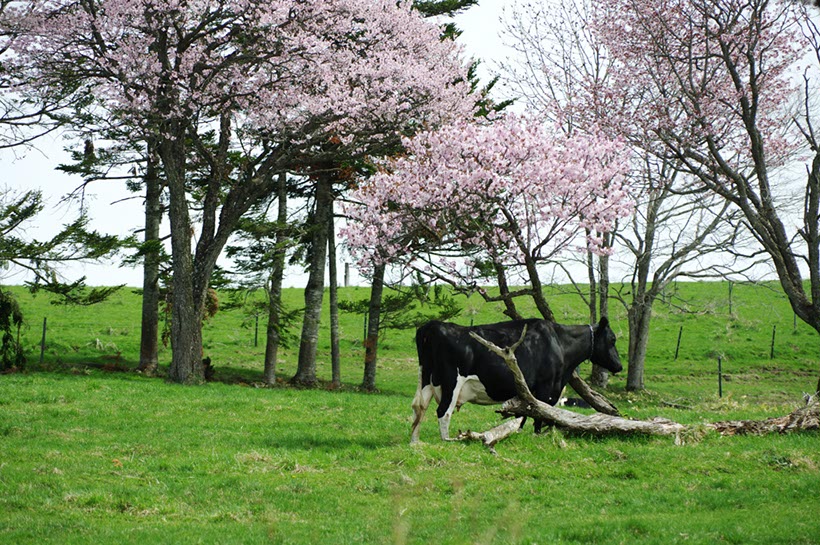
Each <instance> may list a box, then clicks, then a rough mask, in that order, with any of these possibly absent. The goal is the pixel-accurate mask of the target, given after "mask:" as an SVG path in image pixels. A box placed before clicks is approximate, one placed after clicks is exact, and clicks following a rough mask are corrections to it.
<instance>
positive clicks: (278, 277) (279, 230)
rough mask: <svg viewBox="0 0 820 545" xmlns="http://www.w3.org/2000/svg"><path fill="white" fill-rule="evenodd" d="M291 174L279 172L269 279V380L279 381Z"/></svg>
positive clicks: (266, 370) (267, 357) (267, 373)
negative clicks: (288, 184) (271, 264)
mask: <svg viewBox="0 0 820 545" xmlns="http://www.w3.org/2000/svg"><path fill="white" fill-rule="evenodd" d="M287 180H288V177H287V174H285V173H281V174H279V183H278V186H277V190H276V193H277V194H276V198H277V199H278V205H279V210H278V213H277V217H276V224H277V226H276V249H275V254H274V256H273V269H272V270H271V274H270V278H269V279H268V282H269V283H268V327H267V334H266V336H265V337H266V338H265V372H264V380H265V384H267V385H269V386H270V385H273V384H276V360H277V358H278V356H279V341H280V339H281V333H280V328H281V326H282V323H281V316H282V279H283V278H284V276H285V256H286V254H287V230H286V228H285V226H286V225H287V221H288V186H287Z"/></svg>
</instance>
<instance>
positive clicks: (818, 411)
mask: <svg viewBox="0 0 820 545" xmlns="http://www.w3.org/2000/svg"><path fill="white" fill-rule="evenodd" d="M709 427H710V428H714V429H715V431H717V432H718V433H719V434H721V435H741V434H748V435H765V434H767V433H789V432H792V431H804V430H815V431H816V430H818V429H820V401H818V400H817V398H816V397H813V398H809V399H808V400H807V402H806V405H804V406H802V407H798V408H797V409H795V410H794V411H792V412H791V413H790V414H788V415H786V416H781V417H778V418H767V419H766V420H729V421H726V422H715V423H714V424H709Z"/></svg>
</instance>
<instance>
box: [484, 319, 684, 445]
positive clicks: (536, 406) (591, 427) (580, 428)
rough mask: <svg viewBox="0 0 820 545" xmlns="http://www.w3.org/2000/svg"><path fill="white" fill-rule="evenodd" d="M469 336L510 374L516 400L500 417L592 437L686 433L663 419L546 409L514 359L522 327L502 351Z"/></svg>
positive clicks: (511, 401) (548, 406)
mask: <svg viewBox="0 0 820 545" xmlns="http://www.w3.org/2000/svg"><path fill="white" fill-rule="evenodd" d="M470 335H471V336H472V337H473V338H474V339H475V340H476V341H478V342H479V343H481V344H482V345H484V346H485V347H486V348H487V349H488V350H490V351H491V352H493V353H495V354H497V355H498V356H499V357H501V359H503V360H504V362H505V363H506V364H507V367H508V368H509V369H510V371H511V372H512V374H513V377H514V379H515V387H516V391H517V393H518V397H515V398H513V399H510V400H508V401H506V402H505V403H504V404H503V405H502V407H501V412H502V414H507V415H514V416H529V417H531V418H539V419H541V420H544V421H545V422H547V423H548V424H551V425H553V426H556V427H559V428H562V429H566V430H571V431H576V432H582V433H591V434H596V435H603V434H613V433H615V434H634V433H639V434H649V435H673V434H677V433H680V432H682V431H684V430H685V429H686V427H685V426H683V425H682V424H678V423H677V422H672V421H671V420H666V419H659V418H656V419H653V420H650V421H643V420H630V419H627V418H622V417H619V416H612V415H608V414H602V413H597V414H594V415H591V416H587V415H583V414H578V413H574V412H572V411H567V410H564V409H559V408H558V407H553V406H551V405H547V404H546V403H544V402H542V401H539V400H538V399H536V398H535V396H534V395H532V392H530V389H529V386H527V382H526V380H525V379H524V375H523V374H522V373H521V369H520V368H519V367H518V361H517V360H516V357H515V350H516V348H518V346H519V345H520V344H521V343H522V342H523V341H524V337H525V336H526V335H527V328H526V327H524V330H523V331H522V332H521V338H520V339H518V341H516V342H515V343H514V344H513V345H512V346H509V347H506V348H500V347H498V346H496V345H495V344H493V343H491V342H489V341H487V340H485V339H484V338H483V337H481V336H479V335H477V334H475V333H474V332H471V333H470Z"/></svg>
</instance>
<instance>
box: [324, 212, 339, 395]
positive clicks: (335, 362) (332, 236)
mask: <svg viewBox="0 0 820 545" xmlns="http://www.w3.org/2000/svg"><path fill="white" fill-rule="evenodd" d="M327 227H328V233H327V263H328V271H329V272H328V276H329V281H330V294H329V295H330V368H331V381H330V385H331V388H334V389H335V388H339V387H340V386H341V385H342V371H341V359H342V356H341V353H340V349H339V293H338V292H339V274H338V272H337V270H336V226H335V223H334V212H333V203H331V204H330V217H329V221H328V224H327Z"/></svg>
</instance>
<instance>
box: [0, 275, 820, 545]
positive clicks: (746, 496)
mask: <svg viewBox="0 0 820 545" xmlns="http://www.w3.org/2000/svg"><path fill="white" fill-rule="evenodd" d="M674 291H675V293H674V297H670V299H669V302H668V303H666V302H663V303H658V305H657V307H656V316H655V319H654V322H653V328H652V338H651V340H650V346H649V355H648V359H647V374H646V385H647V391H646V392H642V393H637V394H636V393H627V392H625V391H624V389H623V384H624V378H623V377H618V376H616V377H613V379H612V380H611V387H610V390H609V391H608V395H609V396H610V398H611V399H612V400H613V401H614V402H615V403H616V404H617V405H618V406H619V407H620V408H621V409H622V411H623V412H625V413H627V414H628V415H629V416H633V417H637V418H648V417H651V416H656V415H657V416H664V417H667V418H671V419H673V420H677V421H679V422H682V423H685V424H688V425H691V426H692V428H691V431H690V432H687V433H686V434H684V436H683V437H681V438H680V439H681V440H680V441H679V443H682V444H680V445H676V444H675V440H674V439H672V438H645V437H631V438H623V437H608V438H594V437H584V436H576V435H571V434H565V433H561V432H558V431H549V432H546V433H544V434H542V435H541V436H535V435H533V433H532V428H531V426H529V425H528V426H527V428H526V430H525V431H524V432H523V433H519V434H516V435H514V436H513V437H511V438H509V439H507V440H506V441H504V442H503V443H501V444H500V445H499V446H498V453H499V454H498V456H493V455H492V454H490V453H489V452H488V451H487V450H486V449H485V448H484V447H483V446H481V445H479V444H477V443H469V444H467V443H448V444H443V443H441V442H440V441H439V440H438V438H437V436H438V430H437V425H436V423H435V415H434V413H433V411H429V412H428V417H427V419H426V420H425V422H424V424H423V425H422V441H423V442H422V444H420V445H416V446H410V445H409V444H408V439H409V425H410V420H411V413H412V411H411V410H410V401H411V399H412V396H413V393H414V390H415V386H416V385H415V383H416V380H417V363H416V359H415V350H414V346H413V340H412V339H413V332H411V331H400V332H397V331H390V332H388V334H387V337H386V339H385V340H384V341H383V344H382V346H381V349H380V358H379V362H380V364H379V369H378V376H377V382H378V385H379V388H380V391H379V392H378V393H375V394H367V393H363V392H360V391H358V389H357V388H356V385H357V384H358V383H359V382H360V381H361V373H362V365H361V362H362V358H363V349H362V347H361V337H362V330H363V323H362V317H361V316H353V315H343V316H342V353H343V367H342V379H343V382H344V383H345V386H344V387H343V388H342V389H341V390H340V391H329V390H326V389H322V388H320V389H316V390H297V389H293V388H290V387H288V386H286V385H285V384H282V385H280V386H279V387H276V388H261V387H259V385H260V382H261V376H262V363H261V362H262V356H263V353H264V340H263V339H262V331H263V330H264V324H260V333H259V335H260V338H259V346H254V323H255V322H254V320H253V319H252V318H250V319H248V318H247V317H246V316H244V315H243V313H242V312H241V311H240V310H233V311H224V312H220V313H219V314H217V315H216V316H215V317H214V319H213V320H211V321H210V322H209V323H208V324H207V325H206V326H205V330H204V338H205V351H206V355H208V356H210V357H211V359H212V361H213V362H214V365H215V367H216V379H217V381H216V382H212V383H209V384H206V385H204V386H199V387H182V386H177V385H173V384H169V383H167V382H165V381H164V380H163V379H162V378H146V377H142V376H140V375H138V374H136V373H134V372H130V371H128V370H129V369H133V368H134V367H135V366H136V360H137V357H138V346H139V298H138V297H137V296H135V295H134V294H132V293H130V292H129V291H124V292H122V293H121V294H120V295H118V296H117V297H116V298H115V299H114V300H112V301H110V302H108V303H106V304H104V305H101V306H99V307H94V308H91V309H78V308H65V307H59V306H54V305H51V304H49V300H48V298H47V297H45V296H43V295H38V296H36V297H31V296H30V295H27V294H26V293H25V291H24V290H20V289H18V290H16V293H17V294H18V295H19V297H20V300H21V304H22V307H23V310H24V312H25V313H26V317H27V320H28V324H27V326H26V328H25V329H24V331H23V332H22V335H23V336H22V339H23V342H24V344H25V346H26V350H27V355H28V364H27V369H26V370H25V371H24V372H20V373H13V374H8V375H3V376H0V543H3V544H6V543H8V544H26V543H32V544H34V543H37V544H39V543H60V544H63V543H66V544H68V543H77V544H86V543H95V544H96V543H112V544H113V543H116V544H122V543H139V544H145V543H220V544H226V543H227V544H230V543H242V544H245V543H248V544H251V543H300V544H304V543H452V544H462V543H464V544H467V543H470V544H473V543H477V544H489V543H497V544H506V543H516V544H517V543H522V544H523V543H527V544H531V543H538V544H553V543H567V544H568V543H596V544H597V543H722V542H728V543H772V544H783V543H807V544H808V543H820V519H818V517H817V513H818V505H820V500H818V493H819V491H820V436H818V435H816V434H812V433H800V434H793V435H788V436H767V437H720V436H718V435H717V434H715V433H713V432H709V431H706V430H705V429H704V427H703V426H702V424H703V423H705V422H712V421H717V420H727V419H736V418H765V417H769V416H780V415H783V414H786V413H788V412H790V411H791V410H792V409H793V408H794V407H795V405H796V403H797V402H798V401H799V399H800V397H801V395H802V393H803V392H806V391H809V390H812V389H813V388H814V387H815V385H816V383H817V376H818V374H820V365H818V361H820V357H818V355H819V354H818V352H820V350H818V349H820V343H818V339H817V335H816V333H813V332H812V331H811V330H810V328H808V327H807V326H805V325H803V324H800V323H797V324H796V327H795V324H794V321H793V314H792V313H791V311H790V310H789V308H788V305H787V303H786V301H785V299H784V298H783V296H782V295H781V294H779V293H778V292H777V291H776V290H774V289H771V288H770V287H766V286H751V285H736V286H734V290H733V293H732V311H731V313H730V312H729V300H728V285H727V284H725V283H698V284H680V285H679V286H677V287H676V289H675V290H674ZM367 294H368V291H367V289H364V288H346V289H343V290H342V291H341V297H342V298H347V299H363V298H365V297H367ZM671 295H673V294H672V293H670V296H671ZM286 296H287V298H288V300H289V304H290V306H292V307H295V306H298V305H299V303H300V298H301V290H288V293H287V294H286ZM550 302H551V304H552V305H553V307H554V309H555V312H556V316H557V317H558V319H559V321H561V322H564V323H582V322H585V319H584V308H583V305H582V304H581V303H580V301H579V300H578V299H577V297H574V296H570V295H560V294H558V293H557V292H556V293H554V294H552V295H551V296H550ZM614 305H615V304H614V303H613V315H612V316H611V318H612V320H613V326H614V329H615V331H616V333H618V334H619V336H620V339H621V341H619V347H620V350H621V354H622V356H623V357H624V359H625V354H626V342H625V341H626V322H625V313H624V312H623V310H622V309H620V308H618V307H616V306H614ZM530 312H531V309H530ZM43 318H47V335H46V349H45V352H44V362H43V364H42V365H40V364H39V363H38V360H39V357H40V346H39V343H40V340H41V337H42V331H43ZM471 319H473V320H475V322H476V323H480V322H489V321H495V320H499V319H502V316H501V314H500V311H499V309H498V307H495V306H490V305H484V304H482V303H481V302H480V301H478V300H477V299H471V300H469V301H467V302H465V312H464V313H463V315H462V316H461V318H459V319H458V320H457V321H460V322H461V323H469V322H470V320H471ZM681 327H683V332H682V335H681V345H680V350H679V354H678V358H677V359H675V350H676V343H677V338H678V334H679V333H680V331H681ZM773 328H776V330H775V344H774V357H773V358H772V357H771V342H772V330H773ZM328 354H329V343H328V340H327V338H326V335H325V337H323V339H322V344H321V346H320V363H319V374H320V377H321V378H324V379H329V378H330V368H329V363H328V362H327V359H328V358H329V356H328ZM160 357H161V359H162V362H163V363H164V364H166V365H167V362H168V360H169V359H170V352H169V351H168V350H167V349H164V350H163V351H162V352H161V354H160ZM718 357H721V358H722V361H723V370H724V373H725V377H724V384H723V397H722V398H719V397H718V391H717V358H718ZM295 361H296V353H295V351H293V350H285V351H284V352H283V354H282V360H281V362H280V365H279V369H280V373H281V377H282V378H283V379H284V380H286V379H288V378H289V377H290V376H292V374H293V373H294V371H295ZM581 372H582V374H587V373H588V372H589V368H588V364H585V365H584V366H582V368H581ZM496 422H497V415H496V414H495V413H494V412H493V408H491V407H479V406H472V405H471V406H466V407H464V408H463V409H462V411H461V412H460V413H458V414H456V415H455V417H454V419H453V424H452V426H451V429H452V430H457V429H468V428H469V429H474V430H481V429H486V428H488V427H490V426H492V425H494V424H495V423H496Z"/></svg>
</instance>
